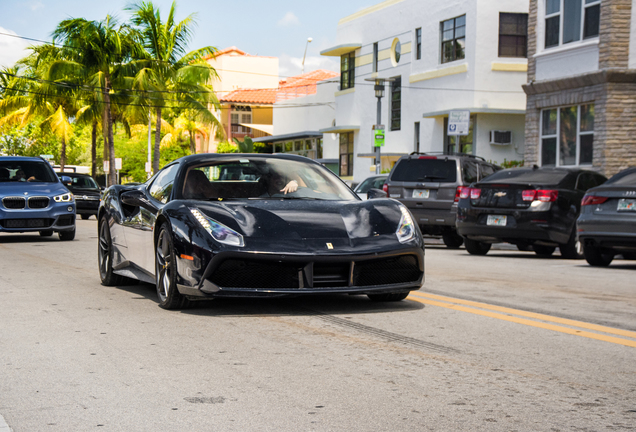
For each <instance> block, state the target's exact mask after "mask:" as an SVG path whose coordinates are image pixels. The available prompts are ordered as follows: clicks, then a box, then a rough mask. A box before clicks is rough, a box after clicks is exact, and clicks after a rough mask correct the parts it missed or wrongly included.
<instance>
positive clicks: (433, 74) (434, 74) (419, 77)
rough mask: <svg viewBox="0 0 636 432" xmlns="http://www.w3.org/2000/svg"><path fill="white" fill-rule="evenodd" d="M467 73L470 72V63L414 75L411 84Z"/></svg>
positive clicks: (411, 77) (410, 78) (410, 77)
mask: <svg viewBox="0 0 636 432" xmlns="http://www.w3.org/2000/svg"><path fill="white" fill-rule="evenodd" d="M466 72H468V63H463V64H460V65H457V66H451V67H447V68H444V69H437V70H432V71H427V72H421V73H416V74H412V75H411V76H409V82H410V83H416V82H419V81H426V80H430V79H435V78H441V77H445V76H450V75H456V74H461V73H466Z"/></svg>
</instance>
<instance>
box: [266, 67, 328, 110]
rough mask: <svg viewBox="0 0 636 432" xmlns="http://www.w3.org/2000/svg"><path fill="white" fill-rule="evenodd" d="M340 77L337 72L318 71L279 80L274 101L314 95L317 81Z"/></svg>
mask: <svg viewBox="0 0 636 432" xmlns="http://www.w3.org/2000/svg"><path fill="white" fill-rule="evenodd" d="M337 76H340V74H339V73H337V72H332V71H328V70H324V69H318V70H315V71H312V72H308V73H306V74H302V75H297V76H294V77H289V78H287V79H284V80H281V81H280V84H279V88H278V93H277V94H276V101H277V102H278V101H281V100H287V99H294V98H297V97H302V96H307V95H310V94H316V91H317V87H316V85H317V83H318V81H323V80H326V79H330V78H335V77H337Z"/></svg>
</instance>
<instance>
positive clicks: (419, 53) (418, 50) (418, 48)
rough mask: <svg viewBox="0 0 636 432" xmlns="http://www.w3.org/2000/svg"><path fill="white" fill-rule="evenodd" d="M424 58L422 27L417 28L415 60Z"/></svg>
mask: <svg viewBox="0 0 636 432" xmlns="http://www.w3.org/2000/svg"><path fill="white" fill-rule="evenodd" d="M421 58H422V28H421V27H420V28H418V29H415V60H420V59H421Z"/></svg>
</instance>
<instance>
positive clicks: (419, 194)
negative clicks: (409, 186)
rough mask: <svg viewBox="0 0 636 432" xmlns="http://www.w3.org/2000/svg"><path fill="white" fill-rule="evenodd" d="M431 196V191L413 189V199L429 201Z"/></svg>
mask: <svg viewBox="0 0 636 432" xmlns="http://www.w3.org/2000/svg"><path fill="white" fill-rule="evenodd" d="M429 195H430V191H429V190H428V189H413V198H424V199H427V198H428V196H429Z"/></svg>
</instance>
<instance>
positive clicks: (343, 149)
mask: <svg viewBox="0 0 636 432" xmlns="http://www.w3.org/2000/svg"><path fill="white" fill-rule="evenodd" d="M352 175H353V132H348V133H341V134H340V176H341V177H342V176H352Z"/></svg>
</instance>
